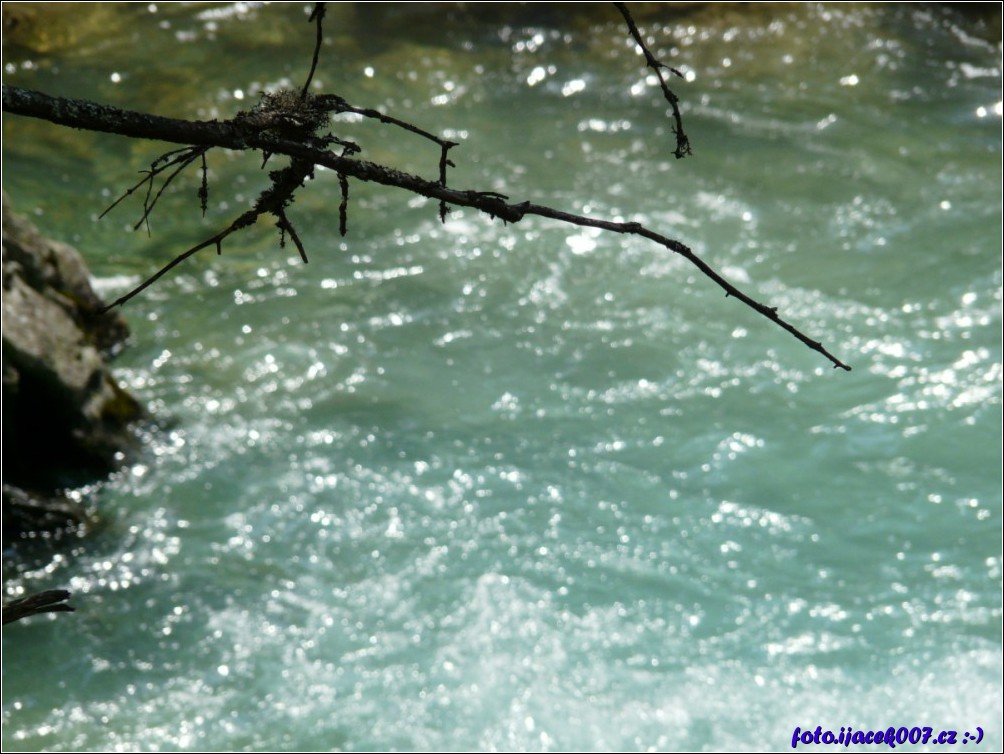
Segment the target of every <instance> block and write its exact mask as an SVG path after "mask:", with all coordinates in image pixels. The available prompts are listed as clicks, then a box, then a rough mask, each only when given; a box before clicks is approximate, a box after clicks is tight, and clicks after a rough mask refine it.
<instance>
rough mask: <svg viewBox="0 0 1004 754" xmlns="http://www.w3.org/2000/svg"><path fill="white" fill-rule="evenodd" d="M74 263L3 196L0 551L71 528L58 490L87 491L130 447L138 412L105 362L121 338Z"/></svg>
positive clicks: (71, 252)
mask: <svg viewBox="0 0 1004 754" xmlns="http://www.w3.org/2000/svg"><path fill="white" fill-rule="evenodd" d="M103 305H104V304H103V302H102V301H101V299H100V298H99V297H98V295H97V294H96V293H95V292H94V289H93V288H92V287H91V284H90V279H89V275H88V272H87V268H86V266H85V264H84V260H83V259H82V257H81V256H80V254H79V253H78V252H77V251H76V250H75V249H73V248H72V247H71V246H68V245H66V244H64V243H60V242H58V241H52V240H49V239H47V238H45V237H43V236H42V235H41V234H40V233H39V232H38V230H37V229H36V228H35V226H33V225H32V224H31V223H29V222H28V221H27V220H25V219H24V218H22V217H19V216H17V215H15V214H14V213H13V212H12V211H11V210H10V207H9V203H8V199H7V196H6V194H5V195H4V196H3V327H2V329H3V476H4V479H3V483H4V484H3V507H4V521H5V524H4V541H5V543H8V542H11V541H12V540H15V539H17V538H19V537H21V536H25V535H28V534H31V533H32V532H34V531H36V530H37V529H40V530H46V531H48V530H57V529H59V528H65V527H66V526H73V525H75V524H78V523H79V520H76V519H79V515H76V514H75V513H74V511H75V510H78V508H79V506H75V505H74V504H73V503H72V501H71V500H69V499H67V498H65V497H63V496H62V495H61V494H60V491H61V490H64V489H68V488H72V487H77V486H80V485H81V484H85V483H87V482H91V481H94V480H95V479H96V478H99V477H100V476H102V475H106V474H108V473H109V472H110V471H112V470H113V469H115V468H116V467H117V466H118V465H120V464H121V463H122V462H123V461H124V460H125V458H126V456H127V455H128V451H129V450H130V449H131V448H132V447H133V446H134V442H135V441H134V439H133V435H132V434H131V433H130V431H129V424H130V422H132V421H134V420H135V419H137V418H138V417H139V416H140V414H141V409H140V406H139V403H137V401H136V400H135V399H134V398H133V397H132V396H130V395H129V394H128V393H127V392H126V391H125V390H123V389H122V388H121V387H120V386H119V385H118V383H117V382H116V381H115V379H114V377H112V375H111V372H110V371H109V369H108V365H107V359H108V358H110V357H111V356H112V355H113V354H114V353H115V352H116V350H117V349H119V348H120V347H121V346H122V344H123V343H124V341H125V339H126V337H127V336H128V329H127V327H126V325H125V322H124V321H123V320H122V318H121V317H119V316H118V315H117V314H115V315H103V314H101V308H102V306H103Z"/></svg>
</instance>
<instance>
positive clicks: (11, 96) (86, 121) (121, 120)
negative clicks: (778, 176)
mask: <svg viewBox="0 0 1004 754" xmlns="http://www.w3.org/2000/svg"><path fill="white" fill-rule="evenodd" d="M316 100H321V98H320V97H315V98H314V101H315V103H314V104H313V105H312V106H313V107H320V108H321V109H323V107H325V106H326V104H324V105H321V104H318V103H316ZM327 101H328V100H323V101H322V102H325V103H326V102H327ZM3 108H4V110H5V111H6V112H9V113H12V114H17V115H26V116H30V117H34V118H41V119H43V120H48V121H50V122H52V123H57V124H59V125H64V126H70V127H73V128H84V129H88V130H94V131H103V132H110V133H118V134H121V135H123V136H131V137H134V138H145V139H157V140H161V141H168V142H174V143H184V144H191V145H196V146H201V147H222V148H226V149H236V150H245V149H255V150H262V151H263V152H268V153H270V154H282V155H286V156H287V157H290V158H293V165H291V166H290V167H289V168H286V169H285V170H283V171H276V172H275V173H272V174H271V175H272V177H273V181H274V183H273V186H272V187H271V188H270V189H268V190H266V191H265V192H264V193H263V194H262V196H261V197H259V199H258V201H257V202H256V203H255V207H254V208H253V209H251V210H249V211H248V212H246V213H244V214H243V215H241V216H240V217H239V218H237V220H235V221H234V222H233V223H232V224H231V225H230V226H228V227H227V228H226V229H224V230H223V231H221V232H220V233H218V234H216V235H215V236H212V237H211V238H208V239H206V240H205V241H204V242H202V243H201V244H198V245H197V246H195V247H193V248H191V249H189V250H187V251H185V252H184V253H182V254H181V255H179V256H178V257H176V258H175V259H174V260H172V261H171V262H170V263H169V264H168V265H166V266H165V267H164V268H163V269H161V270H160V271H158V272H157V273H156V274H155V275H153V276H152V277H151V278H150V279H148V280H146V281H144V282H143V283H141V284H140V285H139V286H138V287H137V288H135V289H134V290H132V291H130V292H129V293H127V294H126V295H124V296H122V297H121V298H119V299H118V300H116V301H115V302H114V303H113V304H112V305H111V306H112V307H114V306H118V305H121V304H123V303H125V302H126V301H128V300H129V299H130V298H132V297H133V296H135V295H136V294H137V293H139V292H140V291H142V290H144V289H145V288H147V287H149V285H151V284H152V283H153V282H154V281H156V280H157V279H159V278H160V277H162V276H163V275H164V274H165V273H166V272H168V271H169V270H171V269H173V268H174V267H175V266H177V265H178V264H180V263H181V262H182V261H184V260H185V259H188V258H189V257H190V256H192V255H193V254H195V253H196V252H198V251H200V250H202V249H204V248H206V247H208V246H211V245H216V246H217V249H218V250H219V248H220V245H221V243H222V241H223V240H224V239H225V238H226V237H227V236H229V235H230V234H231V233H233V232H235V231H236V230H239V229H240V228H243V227H247V226H248V225H251V224H252V223H254V222H255V220H257V218H258V216H259V215H261V214H264V213H270V214H274V215H276V217H280V212H281V211H282V210H283V209H284V207H285V206H287V204H288V202H289V201H290V200H291V198H292V195H293V192H294V191H295V190H296V189H297V188H299V187H300V185H302V182H303V180H304V178H305V177H306V175H307V174H308V172H305V171H307V166H310V168H312V167H313V166H315V165H322V166H324V167H327V168H330V169H331V170H334V171H335V172H336V173H338V174H340V175H342V176H345V177H351V178H356V179H358V180H361V181H371V182H373V183H380V184H383V185H385V186H393V187H395V188H400V189H404V190H406V191H410V192H412V193H415V194H420V195H422V196H426V197H429V198H431V199H437V200H439V201H440V202H446V203H449V204H452V205H456V206H462V207H471V208H472V209H476V210H478V211H480V212H483V213H485V214H487V215H489V216H490V217H498V218H501V219H502V220H504V221H506V222H510V223H516V222H519V221H520V220H522V219H523V218H524V217H525V216H527V215H538V216H540V217H548V218H552V219H555V220H559V221H561V222H565V223H571V224H573V225H582V226H588V227H594V228H602V229H604V230H610V231H614V232H617V233H626V234H630V235H637V236H642V237H644V238H648V239H649V240H651V241H654V242H655V243H657V244H659V245H661V246H663V247H665V248H666V249H669V250H670V251H672V252H674V253H676V254H679V255H680V256H682V257H684V258H685V259H686V260H687V261H689V262H690V263H691V264H693V265H694V266H695V267H697V268H698V269H699V270H700V271H701V272H702V273H703V274H704V275H706V276H707V277H709V278H710V279H711V280H713V281H714V282H715V283H716V284H717V285H719V286H720V287H721V288H722V289H723V290H724V291H725V293H726V295H727V296H732V297H734V298H736V299H738V300H740V301H742V302H743V303H744V304H746V305H747V306H748V307H750V308H751V309H753V310H754V311H756V312H758V313H759V314H761V315H763V316H764V317H766V318H767V319H769V320H771V321H773V322H774V323H776V324H777V325H778V326H779V327H782V328H783V329H785V330H787V331H788V332H789V333H791V334H792V335H793V336H794V337H796V338H797V339H798V340H800V341H801V342H802V343H804V344H805V345H806V346H808V347H809V348H811V349H813V350H814V351H818V352H819V353H820V354H822V355H823V356H825V357H826V358H827V359H829V360H830V362H831V363H832V364H833V365H834V367H839V368H840V369H844V370H847V371H850V366H848V365H847V364H845V363H844V362H843V361H841V360H840V359H838V358H837V357H836V356H834V355H833V354H832V353H831V352H830V351H829V350H827V349H826V348H825V347H824V346H823V345H822V344H821V343H820V342H819V341H818V340H815V339H813V338H811V337H809V336H808V335H806V334H804V333H803V332H802V331H801V330H799V329H798V328H797V327H795V326H794V325H793V324H791V323H790V322H788V321H786V320H785V319H783V318H782V317H781V316H780V315H779V314H778V312H777V309H776V308H775V307H771V306H767V305H766V304H763V303H761V302H759V301H757V300H756V299H754V298H753V297H751V296H749V295H747V294H745V293H743V292H742V291H740V290H739V289H738V288H736V287H735V286H734V285H733V284H731V283H730V282H728V281H727V280H726V279H725V278H724V277H723V276H722V275H721V274H719V273H718V272H716V271H715V270H714V269H713V268H712V267H711V266H710V265H709V264H708V263H707V262H705V261H704V260H703V259H701V258H700V257H699V256H697V254H695V253H694V252H693V251H692V250H691V249H690V248H689V247H688V246H686V245H685V244H683V243H681V242H679V241H677V240H674V239H672V238H668V237H667V236H664V235H662V234H659V233H656V232H655V231H653V230H651V229H649V228H647V227H645V226H644V225H641V224H639V223H618V222H613V221H609V220H598V219H595V218H591V217H584V216H582V215H576V214H573V213H570V212H563V211H561V210H557V209H554V208H552V207H547V206H544V205H539V204H532V203H530V202H522V203H511V202H509V201H508V197H506V196H504V195H502V194H498V193H496V192H490V191H472V190H458V189H454V188H450V187H448V186H445V185H443V184H442V183H441V182H439V181H429V180H426V179H424V178H421V177H419V176H416V175H412V174H410V173H405V172H403V171H400V170H396V169H394V168H390V167H387V166H385V165H380V164H377V163H373V162H369V161H366V160H361V159H358V158H355V157H346V156H340V155H336V154H334V153H333V152H332V151H330V150H328V149H326V148H324V147H323V143H324V142H323V140H319V139H317V138H314V137H304V138H303V139H302V140H300V141H293V140H290V139H288V138H283V136H282V132H281V131H272V130H269V129H264V130H263V129H262V127H261V122H259V121H256V120H254V119H253V118H251V117H250V116H248V115H246V114H244V117H241V115H238V116H236V117H234V118H233V119H231V120H227V121H222V122H220V121H184V120H175V119H172V118H163V117H160V116H155V115H147V114H145V113H137V112H133V111H129V110H120V109H118V108H115V107H111V106H108V105H100V104H97V103H94V102H85V101H81V100H71V99H64V98H60V97H51V96H49V95H46V94H42V93H40V92H34V91H30V90H26V89H21V88H18V87H11V86H7V85H4V87H3ZM315 114H316V113H315ZM293 166H298V167H297V168H296V169H294V167H293ZM286 171H290V172H288V173H287V172H286ZM276 178H279V179H281V181H277V180H276ZM280 182H281V184H282V185H281V186H279V185H278V184H279V183H280ZM287 230H288V228H287ZM109 308H110V307H109Z"/></svg>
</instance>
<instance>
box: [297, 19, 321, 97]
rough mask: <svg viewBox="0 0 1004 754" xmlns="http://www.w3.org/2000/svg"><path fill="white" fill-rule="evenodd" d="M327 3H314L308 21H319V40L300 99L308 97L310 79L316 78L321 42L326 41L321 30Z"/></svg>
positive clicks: (315, 45)
mask: <svg viewBox="0 0 1004 754" xmlns="http://www.w3.org/2000/svg"><path fill="white" fill-rule="evenodd" d="M326 6H327V3H314V10H312V11H311V12H310V18H308V19H307V21H308V23H313V22H314V21H316V22H317V42H316V43H315V44H314V60H313V62H311V64H310V73H308V74H307V80H306V81H305V82H304V84H303V91H302V92H301V93H300V99H306V98H307V92H309V91H310V81H311V79H313V78H314V71H316V70H317V61H318V59H319V58H320V56H321V42H323V41H324V32H323V31H322V30H321V22H322V21H323V20H324V13H325V11H326V10H327V7H326Z"/></svg>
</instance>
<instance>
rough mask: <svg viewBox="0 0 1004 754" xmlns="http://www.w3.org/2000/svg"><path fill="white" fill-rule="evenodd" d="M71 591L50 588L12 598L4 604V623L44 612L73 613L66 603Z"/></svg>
mask: <svg viewBox="0 0 1004 754" xmlns="http://www.w3.org/2000/svg"><path fill="white" fill-rule="evenodd" d="M68 599H70V593H69V592H68V591H66V590H65V589H50V590H49V591H47V592H39V593H38V594H32V595H29V596H27V597H22V598H21V599H16V600H11V601H10V602H8V603H7V604H6V605H4V606H3V625H5V626H6V625H7V624H8V623H13V622H14V621H18V620H22V619H23V618H29V617H31V616H32V615H42V614H44V613H72V612H74V610H73V608H72V607H70V606H69V605H67V604H66V600H68Z"/></svg>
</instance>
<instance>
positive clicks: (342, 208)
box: [338, 173, 349, 236]
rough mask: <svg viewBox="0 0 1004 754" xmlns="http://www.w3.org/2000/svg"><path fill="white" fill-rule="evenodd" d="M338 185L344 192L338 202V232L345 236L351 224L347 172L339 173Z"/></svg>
mask: <svg viewBox="0 0 1004 754" xmlns="http://www.w3.org/2000/svg"><path fill="white" fill-rule="evenodd" d="M338 187H339V189H341V192H342V201H341V202H339V204H338V233H339V234H340V235H343V236H344V235H345V234H346V233H347V232H348V224H349V179H348V178H346V177H345V173H339V174H338Z"/></svg>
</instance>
